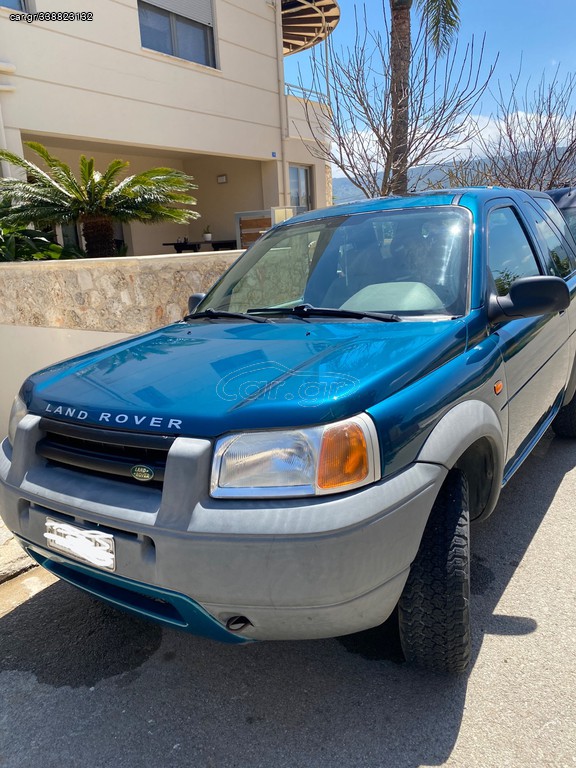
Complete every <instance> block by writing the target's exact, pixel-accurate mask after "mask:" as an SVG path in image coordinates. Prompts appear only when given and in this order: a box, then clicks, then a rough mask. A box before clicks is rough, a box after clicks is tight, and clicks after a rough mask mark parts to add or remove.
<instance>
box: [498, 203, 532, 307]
mask: <svg viewBox="0 0 576 768" xmlns="http://www.w3.org/2000/svg"><path fill="white" fill-rule="evenodd" d="M488 266H489V269H490V272H491V273H492V277H493V278H494V283H495V285H496V291H497V293H498V295H499V296H505V295H506V294H507V293H508V291H509V290H510V286H511V285H512V283H513V282H514V281H515V280H518V279H519V278H520V277H532V276H535V275H539V274H540V268H539V266H538V261H537V260H536V257H535V255H534V251H533V250H532V246H531V245H530V242H529V240H528V238H527V237H526V233H525V232H524V229H523V228H522V225H521V224H520V222H519V221H518V218H517V216H516V214H515V212H514V210H513V209H512V208H497V209H495V210H493V211H491V212H490V214H489V216H488Z"/></svg>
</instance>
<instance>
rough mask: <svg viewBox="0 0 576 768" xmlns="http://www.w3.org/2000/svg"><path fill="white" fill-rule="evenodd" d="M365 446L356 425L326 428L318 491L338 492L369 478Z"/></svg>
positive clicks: (321, 451) (319, 465) (362, 433)
mask: <svg viewBox="0 0 576 768" xmlns="http://www.w3.org/2000/svg"><path fill="white" fill-rule="evenodd" d="M368 468H369V464H368V446H367V445H366V437H365V436H364V432H363V431H362V429H361V427H360V426H359V425H358V424H354V423H352V424H351V423H347V424H341V425H338V426H334V427H328V428H327V429H326V430H325V431H324V435H323V436H322V447H321V448H320V461H319V462H318V481H317V483H318V487H319V488H322V489H323V490H326V489H328V488H339V487H341V486H345V485H352V484H355V483H360V482H362V480H364V479H365V478H366V477H367V476H368Z"/></svg>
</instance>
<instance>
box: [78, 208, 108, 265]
mask: <svg viewBox="0 0 576 768" xmlns="http://www.w3.org/2000/svg"><path fill="white" fill-rule="evenodd" d="M82 234H83V235H84V240H85V241H86V255H87V256H88V257H89V258H91V259H97V258H103V257H106V256H115V255H116V246H115V244H114V225H113V224H112V220H111V219H107V218H103V217H100V216H90V217H88V216H87V217H86V218H83V219H82Z"/></svg>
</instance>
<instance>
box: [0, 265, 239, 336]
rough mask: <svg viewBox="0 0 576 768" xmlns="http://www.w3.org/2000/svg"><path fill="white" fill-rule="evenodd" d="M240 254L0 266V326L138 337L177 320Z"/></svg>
mask: <svg viewBox="0 0 576 768" xmlns="http://www.w3.org/2000/svg"><path fill="white" fill-rule="evenodd" d="M240 254H241V251H223V252H220V251H218V252H214V253H209V254H208V253H200V254H182V255H174V256H137V257H129V258H126V257H124V258H113V259H81V260H77V261H62V262H59V261H52V262H25V263H22V262H19V263H8V264H0V324H4V325H19V326H38V327H44V328H69V329H80V330H90V331H116V332H121V333H141V332H143V331H148V330H151V329H153V328H157V327H159V326H161V325H165V324H167V323H171V322H174V321H176V320H180V319H181V318H182V316H183V314H184V312H185V310H186V307H187V302H188V297H189V296H190V294H192V293H198V292H204V291H206V290H207V289H208V288H209V287H210V286H211V285H212V284H213V283H214V282H215V281H216V280H217V279H218V278H219V277H220V275H221V274H222V273H223V272H224V271H225V270H226V269H228V267H229V266H230V265H231V264H232V263H233V262H234V261H235V260H236V259H237V258H238V256H239V255H240Z"/></svg>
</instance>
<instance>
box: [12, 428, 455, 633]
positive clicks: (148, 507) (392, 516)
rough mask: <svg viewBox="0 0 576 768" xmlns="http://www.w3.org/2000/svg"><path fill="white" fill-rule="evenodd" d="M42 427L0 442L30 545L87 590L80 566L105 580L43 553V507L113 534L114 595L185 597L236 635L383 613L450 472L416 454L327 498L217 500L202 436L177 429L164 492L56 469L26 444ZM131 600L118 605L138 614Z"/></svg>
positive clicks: (344, 625) (330, 625) (368, 623)
mask: <svg viewBox="0 0 576 768" xmlns="http://www.w3.org/2000/svg"><path fill="white" fill-rule="evenodd" d="M39 424H40V419H39V418H38V417H36V416H32V415H28V416H26V417H25V419H23V421H22V422H21V424H20V426H19V428H18V433H19V434H18V437H17V440H16V445H15V449H14V451H12V449H11V448H10V446H9V444H8V442H7V441H4V443H2V446H1V447H0V512H1V514H2V516H3V518H4V520H5V522H6V525H7V526H8V528H9V529H10V530H12V531H13V532H14V533H15V534H16V535H17V536H18V537H19V539H20V540H21V542H22V544H23V545H24V546H25V547H26V548H27V549H28V550H29V551H30V552H31V554H33V556H35V557H36V558H37V559H38V560H39V561H40V562H42V564H44V565H45V566H46V567H49V568H50V569H51V570H53V571H54V572H56V573H58V570H60V573H59V574H58V575H61V576H62V577H63V578H67V580H68V581H71V582H72V583H76V584H77V585H78V586H80V587H82V588H84V589H86V580H85V579H84V583H82V578H79V577H76V576H75V574H78V573H81V574H82V573H83V574H86V573H88V575H89V577H90V579H93V580H96V581H98V580H100V581H101V582H102V585H105V583H106V582H107V580H108V581H109V580H110V577H109V575H108V574H106V573H104V572H99V571H98V569H95V568H88V567H87V566H85V565H83V564H82V563H77V562H75V560H74V558H72V557H68V556H63V555H61V554H60V553H55V552H51V551H50V550H49V549H48V548H47V546H46V540H45V538H44V531H45V523H46V518H47V517H50V518H52V519H58V520H62V521H63V522H68V523H70V524H72V525H75V526H79V527H81V528H87V529H94V528H96V527H98V528H102V529H103V530H105V531H106V532H108V533H112V534H113V535H114V540H115V547H116V569H115V572H114V574H113V576H112V577H111V579H112V581H113V583H114V584H115V585H116V586H117V587H118V590H117V594H121V593H122V590H123V589H124V590H127V593H126V597H127V596H128V592H130V591H132V592H136V593H138V590H140V592H141V593H142V594H143V593H145V592H146V590H148V592H149V593H150V596H151V597H152V599H154V594H153V593H154V590H160V591H162V593H163V595H164V597H163V598H162V600H164V601H166V602H168V603H170V601H171V596H176V597H175V602H178V601H179V600H180V598H183V599H184V600H190V601H194V602H195V603H197V604H198V605H199V607H200V608H201V612H205V613H206V614H207V615H208V616H209V617H212V618H213V619H215V620H216V623H217V625H219V626H221V627H222V628H224V627H225V625H226V623H227V621H228V620H229V619H231V618H232V617H234V616H245V617H247V618H248V619H249V621H250V625H249V626H247V627H246V628H244V629H242V630H241V631H240V632H239V633H238V634H234V635H233V636H234V637H237V638H238V639H245V640H248V639H299V638H314V637H333V636H336V635H341V634H346V633H350V632H356V631H359V630H362V629H367V628H369V627H373V626H376V625H377V624H380V623H381V622H382V621H384V620H385V619H386V618H387V617H388V616H389V615H390V613H391V612H392V610H393V609H394V606H395V605H396V603H397V601H398V598H399V596H400V594H401V592H402V589H403V587H404V583H405V581H406V578H407V576H408V571H409V567H410V564H411V562H412V560H413V559H414V557H415V555H416V552H417V550H418V546H419V543H420V539H421V536H422V532H423V530H424V526H425V524H426V521H427V519H428V515H429V512H430V509H431V508H432V505H433V503H434V499H435V498H436V495H437V493H438V491H439V488H440V486H441V484H442V482H443V480H444V478H445V475H446V470H445V469H444V468H443V467H441V466H437V465H433V464H423V463H422V464H413V465H411V466H410V467H408V468H407V469H406V470H405V471H403V472H402V473H399V474H397V475H395V476H394V477H392V478H390V479H387V480H383V481H380V482H379V483H376V484H374V485H371V486H368V487H365V488H362V489H359V490H357V491H352V492H349V493H343V494H338V495H334V496H323V497H316V498H306V499H294V500H292V499H274V500H266V499H261V500H249V501H245V500H241V501H240V500H221V499H220V500H216V499H212V498H211V497H210V496H209V494H208V488H209V478H210V464H211V456H212V446H211V443H210V442H209V441H206V440H199V439H194V438H177V439H176V440H175V441H174V443H173V445H172V447H171V448H170V452H169V454H168V461H167V463H166V476H165V480H164V486H163V489H162V490H160V489H154V488H149V487H146V486H144V487H143V486H141V485H129V484H127V483H125V482H123V481H116V480H113V479H110V478H103V477H97V476H93V475H90V474H87V473H84V472H82V471H81V470H72V469H67V468H64V467H58V466H53V465H51V463H50V462H48V461H46V460H44V459H42V458H41V457H40V456H38V455H37V454H36V451H35V445H36V442H37V441H38V440H39V439H40V438H41V437H42V432H41V430H40V427H39ZM142 590H144V592H142ZM92 591H93V593H94V594H99V593H98V589H94V590H92ZM102 592H103V589H102V590H101V593H100V594H99V596H101V597H103V599H106V595H105V594H102ZM112 602H114V601H112ZM131 602H132V603H134V602H136V603H137V602H138V601H137V600H136V601H130V600H129V599H126V600H124V602H123V601H122V600H121V599H118V600H116V601H115V604H117V605H120V606H121V607H124V608H126V609H128V610H135V606H134V605H133V604H131ZM144 615H149V616H150V617H151V618H158V619H159V620H160V617H158V616H154V614H153V612H152V613H149V614H146V613H144ZM164 623H166V622H164ZM185 623H186V626H185V627H184V628H186V629H189V630H190V631H198V633H199V634H207V633H206V632H204V631H200V629H199V628H198V627H196V626H195V624H194V621H191V622H188V620H186V622H185ZM175 625H177V623H176V624H175ZM225 631H227V630H225ZM208 634H209V635H210V636H215V635H218V632H217V631H216V632H215V633H212V634H210V633H208ZM220 639H223V638H222V637H221V638H220Z"/></svg>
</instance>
